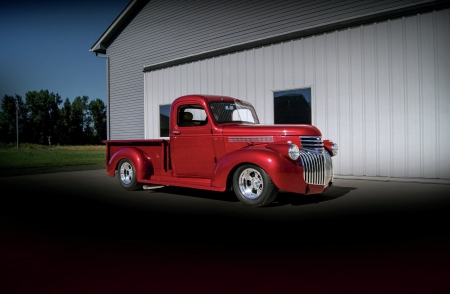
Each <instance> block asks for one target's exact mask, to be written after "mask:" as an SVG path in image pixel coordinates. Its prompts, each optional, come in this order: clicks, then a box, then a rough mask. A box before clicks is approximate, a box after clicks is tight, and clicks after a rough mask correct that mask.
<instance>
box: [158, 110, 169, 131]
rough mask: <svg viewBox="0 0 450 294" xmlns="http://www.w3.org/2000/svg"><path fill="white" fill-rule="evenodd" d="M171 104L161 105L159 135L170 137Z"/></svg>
mask: <svg viewBox="0 0 450 294" xmlns="http://www.w3.org/2000/svg"><path fill="white" fill-rule="evenodd" d="M169 113H170V104H167V105H160V106H159V136H160V137H169Z"/></svg>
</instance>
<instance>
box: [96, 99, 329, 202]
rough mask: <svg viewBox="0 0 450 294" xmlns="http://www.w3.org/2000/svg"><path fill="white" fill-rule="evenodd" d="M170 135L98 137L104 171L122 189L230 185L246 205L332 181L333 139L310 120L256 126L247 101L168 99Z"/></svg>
mask: <svg viewBox="0 0 450 294" xmlns="http://www.w3.org/2000/svg"><path fill="white" fill-rule="evenodd" d="M169 134H170V139H140V140H105V141H104V143H105V144H106V163H107V173H108V175H109V176H111V177H115V176H117V178H118V180H119V182H120V184H121V185H122V186H123V187H124V188H125V189H127V190H137V189H142V188H145V189H151V188H152V187H159V186H179V187H188V188H196V189H204V190H211V191H222V192H224V191H226V190H234V192H235V194H236V196H237V198H238V199H239V200H240V201H241V202H242V203H243V204H245V205H247V206H254V207H258V206H265V205H268V204H270V203H271V202H273V201H274V200H275V198H276V196H277V194H278V191H279V190H282V191H287V192H293V193H299V194H318V193H322V192H324V191H325V190H327V189H328V188H329V187H330V186H331V185H332V182H333V164H332V159H331V157H332V156H335V155H336V154H337V150H338V147H337V144H336V143H333V142H332V141H330V140H322V134H321V132H320V131H319V130H318V129H317V128H316V127H314V126H312V125H306V124H299V125H279V124H277V125H263V124H260V123H259V121H258V116H257V115H256V112H255V109H254V108H253V106H252V105H251V104H250V103H248V102H245V101H243V100H239V99H236V98H232V97H227V96H216V95H186V96H182V97H179V98H177V99H176V100H175V101H173V103H172V105H171V107H170V115H169Z"/></svg>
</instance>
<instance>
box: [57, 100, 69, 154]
mask: <svg viewBox="0 0 450 294" xmlns="http://www.w3.org/2000/svg"><path fill="white" fill-rule="evenodd" d="M71 113H72V105H71V104H70V101H69V98H66V100H65V101H64V104H63V107H62V108H61V111H60V121H59V124H58V126H59V128H58V129H59V144H61V145H70V144H72V141H71V137H70V116H71Z"/></svg>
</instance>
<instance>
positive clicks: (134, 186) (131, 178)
mask: <svg viewBox="0 0 450 294" xmlns="http://www.w3.org/2000/svg"><path fill="white" fill-rule="evenodd" d="M117 179H118V180H119V183H120V184H121V185H122V187H124V188H125V189H126V190H129V191H135V190H140V189H142V184H139V183H138V182H137V174H136V169H135V168H134V166H133V164H132V163H131V161H129V160H128V159H122V160H121V161H120V162H119V165H118V173H117Z"/></svg>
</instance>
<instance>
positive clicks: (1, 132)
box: [0, 95, 16, 143]
mask: <svg viewBox="0 0 450 294" xmlns="http://www.w3.org/2000/svg"><path fill="white" fill-rule="evenodd" d="M0 136H1V138H2V142H5V143H12V142H15V141H16V100H15V99H14V97H13V96H8V95H5V96H4V97H3V100H2V112H1V113H0Z"/></svg>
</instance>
